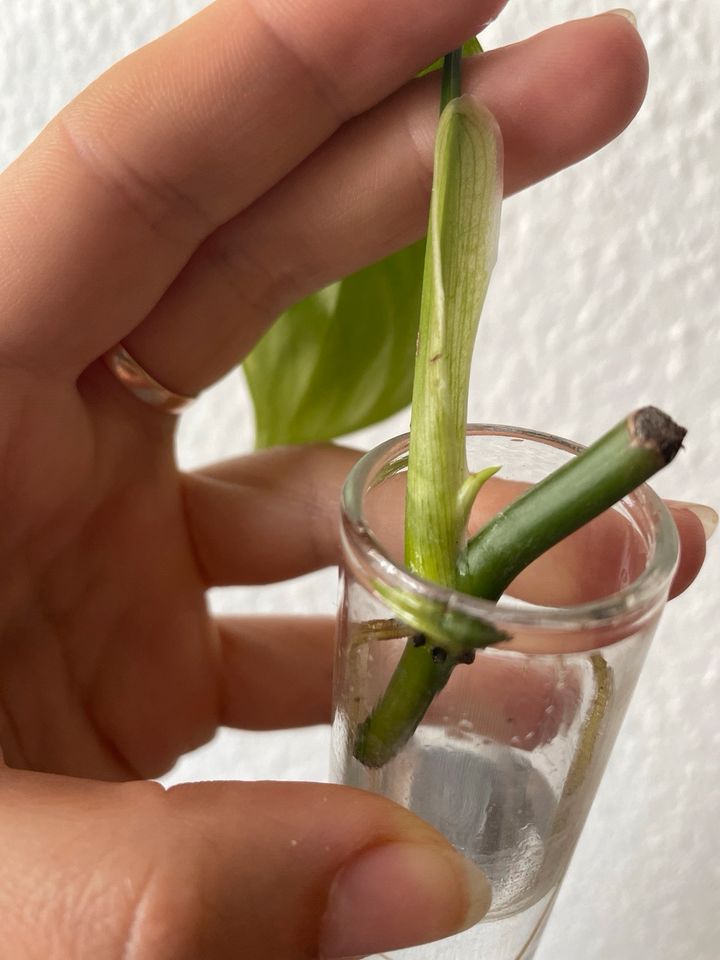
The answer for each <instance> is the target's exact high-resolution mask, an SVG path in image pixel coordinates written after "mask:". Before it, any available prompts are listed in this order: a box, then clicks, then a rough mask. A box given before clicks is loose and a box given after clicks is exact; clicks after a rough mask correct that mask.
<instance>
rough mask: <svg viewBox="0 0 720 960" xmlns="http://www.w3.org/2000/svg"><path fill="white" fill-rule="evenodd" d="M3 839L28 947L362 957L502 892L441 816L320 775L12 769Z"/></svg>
mask: <svg viewBox="0 0 720 960" xmlns="http://www.w3.org/2000/svg"><path fill="white" fill-rule="evenodd" d="M0 846H1V847H2V849H3V857H4V865H3V871H2V880H1V881H0V913H1V914H2V916H3V918H4V919H3V927H4V940H5V943H6V944H7V943H9V944H10V945H11V949H10V953H9V954H8V955H11V956H13V957H17V958H25V957H35V956H38V957H39V956H50V955H52V956H57V957H62V958H65V957H67V958H70V957H72V958H73V960H85V958H88V960H89V958H92V960H96V958H97V957H103V958H107V960H114V958H118V960H119V958H126V960H149V958H152V960H197V958H198V957H202V958H203V960H224V958H228V960H230V958H232V960H237V958H238V957H242V958H247V960H255V958H258V960H260V958H272V960H316V958H318V957H320V958H339V957H356V956H358V955H361V954H362V955H366V954H370V953H376V952H380V951H385V950H393V949H397V948H402V947H407V946H412V945H414V944H417V943H422V942H426V941H429V940H434V939H439V938H441V937H445V936H449V935H450V934H452V933H455V932H459V931H460V930H463V929H466V928H467V927H469V926H471V925H472V924H474V923H476V922H477V921H478V920H479V919H481V917H482V916H483V915H484V914H485V913H486V912H487V909H488V907H489V903H490V892H489V887H488V884H487V881H486V879H485V877H484V875H483V874H482V873H481V872H480V871H479V870H478V869H477V868H476V867H474V866H473V865H471V864H470V863H469V861H466V860H465V859H464V858H463V857H461V856H460V855H459V854H458V853H457V852H456V851H455V850H454V849H453V848H452V847H451V846H450V844H448V843H447V841H446V840H444V838H443V837H442V836H440V834H438V833H436V832H435V831H434V830H433V829H432V828H431V827H429V826H428V825H427V824H425V823H423V822H422V821H421V820H419V819H417V818H416V817H414V816H413V815H412V814H410V813H408V812H407V811H406V810H403V809H402V808H401V807H398V806H396V805H395V804H393V803H391V802H390V801H388V800H385V799H383V798H381V797H376V796H373V795H371V794H368V793H363V792H361V791H356V790H350V789H348V788H344V787H335V786H326V785H322V784H299V783H298V784H293V783H247V784H241V783H206V784H187V785H183V786H180V787H175V788H173V789H171V790H169V791H167V792H165V791H164V790H163V789H162V787H160V786H159V785H158V784H153V783H129V784H105V783H96V782H92V781H82V780H73V779H70V778H63V777H53V776H47V775H41V774H32V773H21V772H17V771H10V770H5V771H4V772H3V774H2V779H0ZM8 936H9V940H8Z"/></svg>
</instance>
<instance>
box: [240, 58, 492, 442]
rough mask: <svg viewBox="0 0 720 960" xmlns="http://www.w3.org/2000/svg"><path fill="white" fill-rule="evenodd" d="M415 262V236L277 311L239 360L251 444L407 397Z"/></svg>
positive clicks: (369, 417) (352, 424) (311, 435)
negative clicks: (251, 418) (250, 409)
mask: <svg viewBox="0 0 720 960" xmlns="http://www.w3.org/2000/svg"><path fill="white" fill-rule="evenodd" d="M463 51H464V53H465V55H466V56H471V55H473V54H476V53H480V52H481V47H480V44H479V43H478V41H477V40H475V39H473V40H471V41H468V43H466V44H465V46H464V48H463ZM441 65H442V61H441V60H440V61H438V62H437V63H435V64H432V65H431V66H430V67H428V68H427V70H425V71H423V73H429V72H430V71H432V70H436V69H437V68H438V67H440V66H441ZM424 263H425V240H421V241H419V242H418V243H415V244H413V245H412V246H411V247H408V248H406V249H405V250H401V251H400V252H399V253H396V254H394V255H393V256H391V257H388V258H386V259H385V260H382V261H379V262H378V263H376V264H373V265H372V266H370V267H367V268H366V269H364V270H361V271H359V272H358V273H355V274H353V275H352V276H350V277H348V278H346V279H345V280H342V281H340V282H338V283H334V284H332V285H331V286H329V287H326V288H325V289H324V290H321V291H320V292H319V293H316V294H313V295H312V296H310V297H307V298H306V299H305V300H303V301H302V302H301V303H298V304H296V305H295V306H293V307H291V308H290V309H289V310H287V311H286V312H285V313H283V314H282V316H281V317H280V318H279V319H278V320H277V322H276V323H275V324H274V326H273V327H272V328H271V329H270V330H269V331H268V333H267V334H266V335H265V337H263V339H262V340H261V341H260V343H259V344H258V345H257V346H256V348H255V349H254V350H253V352H252V353H251V354H250V356H249V357H248V358H247V360H246V361H245V364H244V369H245V375H246V378H247V382H248V386H249V388H250V393H251V396H252V399H253V405H254V407H255V420H256V445H257V446H258V447H268V446H273V445H275V444H287V443H312V442H314V441H319V440H331V439H333V438H335V437H338V436H341V435H343V434H346V433H352V432H353V431H354V430H359V429H360V428H361V427H365V426H368V425H370V424H373V423H377V422H378V421H380V420H384V419H386V418H387V417H390V416H392V414H394V413H397V411H398V410H402V409H403V408H404V407H406V406H407V405H408V404H409V403H410V400H411V399H412V384H413V368H414V362H415V342H416V338H417V331H418V318H419V316H420V296H421V287H422V276H423V267H424Z"/></svg>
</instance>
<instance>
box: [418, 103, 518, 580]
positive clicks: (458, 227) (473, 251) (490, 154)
mask: <svg viewBox="0 0 720 960" xmlns="http://www.w3.org/2000/svg"><path fill="white" fill-rule="evenodd" d="M501 206H502V140H501V137H500V131H499V129H498V125H497V121H496V120H495V118H494V117H493V116H492V114H491V113H490V112H489V111H488V110H486V109H485V108H484V107H482V106H480V104H478V103H476V102H475V101H474V100H473V99H472V98H470V97H460V98H457V99H455V100H452V101H451V102H450V103H449V104H448V106H447V107H446V109H445V110H444V111H443V114H442V117H441V118H440V127H439V129H438V136H437V142H436V148H435V178H434V182H433V192H432V201H431V211H430V229H429V233H428V244H427V254H426V264H425V279H424V284H423V298H422V306H421V314H420V333H419V337H418V357H417V363H416V367H415V386H414V399H413V411H412V427H411V430H410V453H409V463H408V488H407V499H406V517H405V562H406V564H407V566H408V567H409V568H410V569H411V570H412V571H413V572H415V573H418V574H420V575H421V576H422V577H425V579H427V580H432V581H434V582H435V583H440V584H442V585H443V586H446V587H455V586H457V584H458V580H459V571H458V558H459V556H460V553H461V550H462V547H463V546H464V544H463V538H464V533H465V524H466V521H467V510H466V504H465V502H464V499H463V497H462V491H463V489H464V486H465V485H466V483H467V480H468V468H467V460H466V454H465V425H466V419H467V402H468V390H469V384H470V363H471V358H472V352H473V346H474V343H475V337H476V334H477V327H478V322H479V320H480V314H481V312H482V308H483V304H484V302H485V297H486V294H487V289H488V284H489V282H490V275H491V273H492V269H493V267H494V265H495V261H496V260H497V249H498V237H499V231H500V210H501Z"/></svg>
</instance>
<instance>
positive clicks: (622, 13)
mask: <svg viewBox="0 0 720 960" xmlns="http://www.w3.org/2000/svg"><path fill="white" fill-rule="evenodd" d="M607 12H608V14H614V15H615V16H616V17H625V19H626V20H629V21H630V23H631V24H632V25H633V26H634V27H635V29H637V17H636V16H635V14H634V13H633V12H632V10H626V9H625V8H624V7H618V8H617V10H608V11H607ZM601 16H605V14H601Z"/></svg>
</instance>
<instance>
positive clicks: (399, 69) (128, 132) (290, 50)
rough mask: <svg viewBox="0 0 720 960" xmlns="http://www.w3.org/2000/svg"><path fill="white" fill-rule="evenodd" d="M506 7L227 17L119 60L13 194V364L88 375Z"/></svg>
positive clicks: (36, 153) (325, 8) (58, 125)
mask: <svg viewBox="0 0 720 960" xmlns="http://www.w3.org/2000/svg"><path fill="white" fill-rule="evenodd" d="M501 6H502V0H455V2H454V3H452V4H451V5H449V6H447V5H443V4H438V3H437V2H435V0H405V2H404V3H402V4H394V3H390V4H389V3H387V2H385V0H345V2H343V3H341V4H338V3H336V2H334V0H297V2H294V3H281V2H279V0H253V2H246V3H238V2H237V0H217V2H216V3H213V4H211V5H210V6H209V7H207V9H205V10H203V11H202V12H201V13H199V14H198V15H197V16H196V17H194V18H193V19H192V20H190V21H188V22H187V23H185V24H183V25H182V26H180V27H179V28H177V29H176V30H174V31H172V32H171V33H170V34H168V35H167V36H166V37H163V38H161V39H160V40H157V41H156V42H154V43H152V44H150V45H149V46H147V47H145V48H144V49H142V50H140V51H138V52H137V53H135V54H133V55H132V56H130V57H128V58H127V59H126V60H124V61H122V63H120V64H118V65H117V66H116V67H114V68H113V69H112V70H111V71H109V72H108V73H107V74H106V75H105V76H104V77H102V78H101V79H100V80H98V81H97V82H96V83H94V84H93V85H92V86H91V87H90V88H89V89H88V90H87V91H85V93H83V94H82V95H81V96H80V97H79V98H78V99H77V100H76V101H75V102H74V103H73V104H71V105H70V106H69V107H68V108H66V109H65V110H64V111H63V113H62V114H61V115H60V117H59V118H58V120H56V121H55V122H54V123H52V124H51V125H50V126H49V128H48V129H47V130H46V131H45V132H44V133H43V134H41V136H40V138H39V139H38V140H37V141H36V142H35V144H34V145H33V146H32V147H31V148H30V149H29V150H28V151H27V152H26V154H25V155H23V157H21V158H20V160H19V161H17V162H16V163H15V164H14V165H13V166H12V167H11V168H10V169H9V170H8V171H7V172H6V173H5V174H4V175H3V177H2V180H1V181H0V211H2V217H3V227H4V228H5V229H4V230H2V231H1V232H0V257H1V259H2V262H3V303H2V311H0V314H1V315H2V318H3V319H2V324H1V325H0V353H4V354H6V355H7V356H12V357H13V358H14V359H15V361H16V362H23V363H25V364H27V366H28V368H29V369H36V368H37V366H38V364H39V363H44V366H45V368H51V369H52V370H56V371H67V370H73V371H75V372H76V373H79V372H80V371H81V370H82V369H83V368H84V367H85V366H87V365H88V364H89V363H90V362H91V361H92V360H94V359H95V358H96V357H98V356H99V355H100V354H101V353H102V352H103V351H105V350H106V349H107V348H108V347H110V346H111V345H113V344H114V343H115V342H117V341H118V340H121V339H122V338H123V337H125V336H126V334H127V333H129V331H130V330H131V329H132V328H133V327H134V326H135V325H136V324H137V323H138V322H139V320H140V319H141V318H142V317H143V316H144V315H145V314H146V313H147V312H148V310H149V309H150V308H151V307H153V306H154V305H155V304H156V303H157V301H158V299H159V298H160V297H161V295H162V294H163V292H164V291H165V290H166V289H167V287H168V285H169V284H170V283H171V282H172V280H173V279H174V278H175V276H176V275H177V273H178V271H179V270H180V269H181V268H182V267H183V266H184V264H185V263H186V262H187V260H188V258H189V257H190V256H191V255H192V253H193V252H194V250H195V249H196V247H197V246H198V245H199V244H200V243H201V242H202V241H203V240H204V239H205V238H206V237H207V236H209V235H210V234H211V233H212V232H213V230H215V229H216V228H217V227H218V226H220V224H222V223H224V222H225V221H227V220H228V219H230V218H231V217H233V216H235V215H237V214H238V213H239V212H240V211H241V210H243V209H244V208H246V207H247V206H248V205H249V204H250V203H252V202H253V201H254V200H255V199H257V197H259V196H260V195H262V194H263V193H264V192H265V191H266V190H267V189H268V188H269V187H271V186H272V185H273V184H274V183H276V182H277V181H278V180H280V179H281V178H282V177H284V176H285V175H286V174H287V173H288V172H289V171H290V170H292V169H293V168H294V167H295V166H296V165H297V164H298V163H300V162H301V161H302V160H303V159H304V158H305V157H306V156H308V155H309V154H310V153H311V152H312V151H313V150H315V149H316V148H317V147H318V146H319V145H320V144H322V143H323V142H324V141H325V140H326V139H327V137H328V136H330V135H331V134H332V133H333V132H334V131H335V130H336V129H337V128H338V127H339V126H340V125H341V124H342V123H343V122H344V121H346V120H348V119H349V118H350V117H352V116H354V115H355V114H358V113H362V112H364V111H365V110H367V109H368V108H369V107H371V106H372V105H374V104H375V103H377V102H379V101H380V100H382V99H383V98H385V97H386V96H387V95H389V94H390V93H392V92H393V91H394V90H395V89H397V88H398V87H399V86H401V85H402V84H403V83H405V82H406V81H407V80H408V79H409V78H410V77H412V76H413V74H414V73H415V72H416V71H417V70H419V69H421V67H422V66H423V65H424V64H427V63H429V62H431V61H432V60H433V59H434V58H435V57H437V56H439V55H441V54H442V53H443V52H445V51H446V50H448V49H450V48H452V47H454V46H457V45H458V44H459V43H461V42H462V41H463V40H464V39H466V38H467V37H468V36H470V35H471V34H472V33H473V32H475V31H477V30H478V29H479V28H480V27H481V26H482V24H483V23H484V22H485V21H487V20H488V19H489V18H491V17H492V16H493V15H494V14H495V13H497V11H498V9H499V8H500V7H501ZM39 223H41V224H42V230H38V228H37V225H38V224H39Z"/></svg>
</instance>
